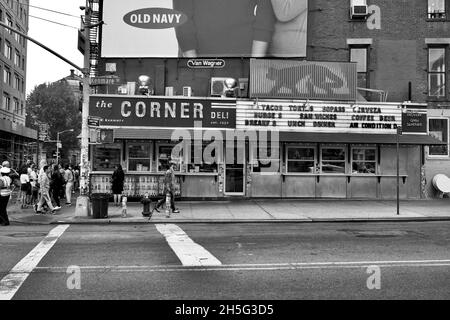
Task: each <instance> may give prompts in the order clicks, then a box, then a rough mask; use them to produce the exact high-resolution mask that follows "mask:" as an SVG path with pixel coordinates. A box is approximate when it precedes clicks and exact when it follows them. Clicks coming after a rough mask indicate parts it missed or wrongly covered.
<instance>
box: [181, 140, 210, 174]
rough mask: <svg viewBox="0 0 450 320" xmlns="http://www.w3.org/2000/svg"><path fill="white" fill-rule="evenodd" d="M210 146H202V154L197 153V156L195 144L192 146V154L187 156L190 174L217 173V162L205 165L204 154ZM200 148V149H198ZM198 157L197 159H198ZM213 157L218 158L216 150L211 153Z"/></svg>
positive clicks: (206, 144)
mask: <svg viewBox="0 0 450 320" xmlns="http://www.w3.org/2000/svg"><path fill="white" fill-rule="evenodd" d="M208 145H209V143H203V145H202V146H201V153H200V154H198V153H199V152H198V151H197V155H196V154H195V151H194V150H195V144H191V151H190V154H189V155H187V170H188V172H191V173H193V172H217V160H216V162H214V163H205V161H203V160H204V159H203V153H204V151H205V148H206V147H207V146H208ZM197 148H198V147H197ZM196 156H197V157H196ZM211 157H212V158H216V150H215V149H214V150H212V151H211Z"/></svg>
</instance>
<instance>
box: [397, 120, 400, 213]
mask: <svg viewBox="0 0 450 320" xmlns="http://www.w3.org/2000/svg"><path fill="white" fill-rule="evenodd" d="M400 134H401V127H397V215H400V141H399V140H400Z"/></svg>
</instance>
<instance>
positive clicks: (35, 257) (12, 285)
mask: <svg viewBox="0 0 450 320" xmlns="http://www.w3.org/2000/svg"><path fill="white" fill-rule="evenodd" d="M68 227H69V225H60V226H57V227H56V228H53V229H52V230H50V232H49V233H48V234H47V236H46V237H45V238H44V239H43V240H42V241H41V242H39V244H38V245H37V246H36V247H34V249H33V250H31V251H30V253H28V254H27V255H26V256H25V257H24V258H23V259H22V260H20V261H19V263H17V264H16V265H15V266H14V268H12V269H11V271H10V272H9V274H7V275H6V276H5V277H4V278H3V279H2V280H1V281H0V300H11V299H12V298H13V297H14V295H15V294H16V293H17V291H18V290H19V288H20V287H21V286H22V284H23V283H24V282H25V280H26V279H27V278H28V276H29V275H30V273H31V272H33V270H34V269H35V268H36V266H37V265H38V264H39V262H40V261H41V260H42V258H44V256H45V255H46V254H47V252H48V251H49V250H50V249H51V248H52V247H53V245H54V244H55V243H56V241H58V239H59V237H61V235H62V234H63V233H64V231H66V229H67V228H68Z"/></svg>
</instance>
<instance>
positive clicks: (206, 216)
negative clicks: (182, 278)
mask: <svg viewBox="0 0 450 320" xmlns="http://www.w3.org/2000/svg"><path fill="white" fill-rule="evenodd" d="M153 205H154V202H153V203H152V207H153ZM176 205H177V207H178V208H179V209H180V211H181V212H180V213H176V214H171V217H170V218H166V217H165V213H164V209H163V208H162V210H160V211H161V212H160V213H158V212H155V213H154V215H153V216H152V218H151V220H150V223H249V222H271V223H272V222H338V221H340V222H346V221H360V222H363V221H427V220H449V221H450V199H433V200H405V201H401V202H400V215H398V216H397V214H396V201H391V200H387V201H382V200H323V199H321V200H301V199H295V200H292V199H286V200H284V199H283V200H280V199H267V200H266V199H265V200H255V199H252V200H232V201H178V202H177V203H176ZM8 213H9V217H10V220H11V222H13V223H14V222H15V223H24V224H62V223H64V224H65V223H68V224H108V223H119V224H120V223H149V221H148V218H146V217H143V216H142V214H141V213H142V205H141V204H140V203H133V202H131V203H128V208H127V217H126V218H123V217H122V208H121V207H115V206H114V205H113V203H112V202H110V203H109V208H108V218H105V219H93V218H92V217H91V216H89V217H76V216H75V204H72V206H70V207H63V208H62V209H61V210H59V211H57V214H56V215H51V214H46V215H37V214H35V213H34V212H33V210H32V209H31V208H28V209H20V204H18V205H16V204H11V205H10V206H9V208H8Z"/></svg>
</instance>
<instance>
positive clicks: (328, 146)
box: [319, 144, 349, 176]
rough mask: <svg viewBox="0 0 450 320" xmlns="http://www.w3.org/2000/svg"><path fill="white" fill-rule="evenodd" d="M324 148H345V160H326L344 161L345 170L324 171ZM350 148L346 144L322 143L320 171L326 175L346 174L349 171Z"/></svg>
mask: <svg viewBox="0 0 450 320" xmlns="http://www.w3.org/2000/svg"><path fill="white" fill-rule="evenodd" d="M324 149H343V150H344V160H326V161H327V162H344V172H335V173H334V172H324V171H323V150H324ZM348 157H349V155H348V148H347V145H345V144H321V145H320V149H319V173H320V174H325V175H337V176H342V175H346V174H347V172H348Z"/></svg>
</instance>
